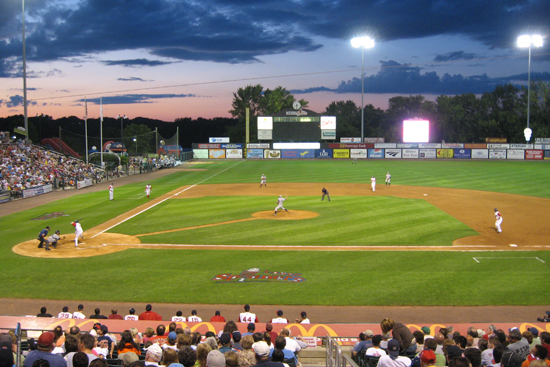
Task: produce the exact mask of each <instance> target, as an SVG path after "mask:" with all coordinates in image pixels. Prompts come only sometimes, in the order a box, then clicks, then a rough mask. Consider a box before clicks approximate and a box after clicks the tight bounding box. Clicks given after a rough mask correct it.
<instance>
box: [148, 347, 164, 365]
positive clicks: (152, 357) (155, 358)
mask: <svg viewBox="0 0 550 367" xmlns="http://www.w3.org/2000/svg"><path fill="white" fill-rule="evenodd" d="M145 350H146V351H147V353H145V365H146V366H158V365H159V362H160V360H161V358H162V348H161V347H160V345H158V344H157V343H153V344H151V345H150V346H149V347H147V348H146V349H145Z"/></svg>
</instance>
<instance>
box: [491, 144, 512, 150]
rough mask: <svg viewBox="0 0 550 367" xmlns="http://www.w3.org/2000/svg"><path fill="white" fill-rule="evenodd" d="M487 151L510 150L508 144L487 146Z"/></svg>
mask: <svg viewBox="0 0 550 367" xmlns="http://www.w3.org/2000/svg"><path fill="white" fill-rule="evenodd" d="M487 148H489V149H510V144H487Z"/></svg>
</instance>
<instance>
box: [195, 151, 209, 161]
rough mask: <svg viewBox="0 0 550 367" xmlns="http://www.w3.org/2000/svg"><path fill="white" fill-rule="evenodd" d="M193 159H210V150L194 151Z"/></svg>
mask: <svg viewBox="0 0 550 367" xmlns="http://www.w3.org/2000/svg"><path fill="white" fill-rule="evenodd" d="M193 158H196V159H208V149H193Z"/></svg>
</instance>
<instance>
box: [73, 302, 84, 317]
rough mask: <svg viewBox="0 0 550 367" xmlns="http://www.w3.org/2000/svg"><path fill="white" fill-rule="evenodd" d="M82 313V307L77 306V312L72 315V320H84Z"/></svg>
mask: <svg viewBox="0 0 550 367" xmlns="http://www.w3.org/2000/svg"><path fill="white" fill-rule="evenodd" d="M82 311H84V305H78V311H76V312H74V313H73V319H85V318H86V315H84V314H83V313H82Z"/></svg>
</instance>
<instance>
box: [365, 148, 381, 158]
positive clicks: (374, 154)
mask: <svg viewBox="0 0 550 367" xmlns="http://www.w3.org/2000/svg"><path fill="white" fill-rule="evenodd" d="M369 158H384V149H369Z"/></svg>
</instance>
